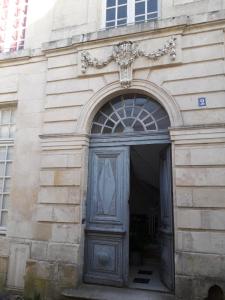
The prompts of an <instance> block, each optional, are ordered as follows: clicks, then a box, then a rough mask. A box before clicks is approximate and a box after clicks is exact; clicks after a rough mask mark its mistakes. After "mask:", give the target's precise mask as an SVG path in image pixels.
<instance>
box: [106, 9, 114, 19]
mask: <svg viewBox="0 0 225 300" xmlns="http://www.w3.org/2000/svg"><path fill="white" fill-rule="evenodd" d="M115 17H116V10H115V8H110V9H107V11H106V21H111V20H115Z"/></svg>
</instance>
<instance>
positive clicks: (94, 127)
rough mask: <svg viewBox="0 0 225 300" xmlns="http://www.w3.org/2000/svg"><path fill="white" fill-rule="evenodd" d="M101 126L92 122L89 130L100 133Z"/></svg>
mask: <svg viewBox="0 0 225 300" xmlns="http://www.w3.org/2000/svg"><path fill="white" fill-rule="evenodd" d="M101 130H102V126H100V125H96V124H93V126H92V129H91V132H92V133H101Z"/></svg>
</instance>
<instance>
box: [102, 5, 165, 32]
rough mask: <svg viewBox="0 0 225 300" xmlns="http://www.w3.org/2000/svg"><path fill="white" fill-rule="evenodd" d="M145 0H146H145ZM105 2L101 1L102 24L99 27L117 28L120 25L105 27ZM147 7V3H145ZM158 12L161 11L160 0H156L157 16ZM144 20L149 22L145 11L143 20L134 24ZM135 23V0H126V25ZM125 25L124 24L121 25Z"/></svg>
mask: <svg viewBox="0 0 225 300" xmlns="http://www.w3.org/2000/svg"><path fill="white" fill-rule="evenodd" d="M145 2H147V0H145ZM106 4H107V0H103V1H102V24H101V29H110V28H117V27H121V26H115V27H108V28H107V27H106V8H107V7H106ZM146 7H147V5H146ZM160 12H161V0H158V17H157V19H159V17H160ZM144 22H150V21H148V20H147V12H146V13H145V21H143V22H137V23H136V24H139V23H144ZM132 24H135V0H127V25H132ZM123 26H126V25H123Z"/></svg>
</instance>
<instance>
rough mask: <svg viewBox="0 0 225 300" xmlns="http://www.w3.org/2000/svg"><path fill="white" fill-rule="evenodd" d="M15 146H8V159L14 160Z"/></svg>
mask: <svg viewBox="0 0 225 300" xmlns="http://www.w3.org/2000/svg"><path fill="white" fill-rule="evenodd" d="M12 154H13V147H8V151H7V160H12Z"/></svg>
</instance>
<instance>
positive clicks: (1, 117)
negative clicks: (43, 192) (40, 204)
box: [0, 107, 15, 233]
mask: <svg viewBox="0 0 225 300" xmlns="http://www.w3.org/2000/svg"><path fill="white" fill-rule="evenodd" d="M14 134H15V108H14V107H8V108H0V233H5V231H6V228H7V219H8V207H9V201H10V186H11V175H12V153H13V144H14Z"/></svg>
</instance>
